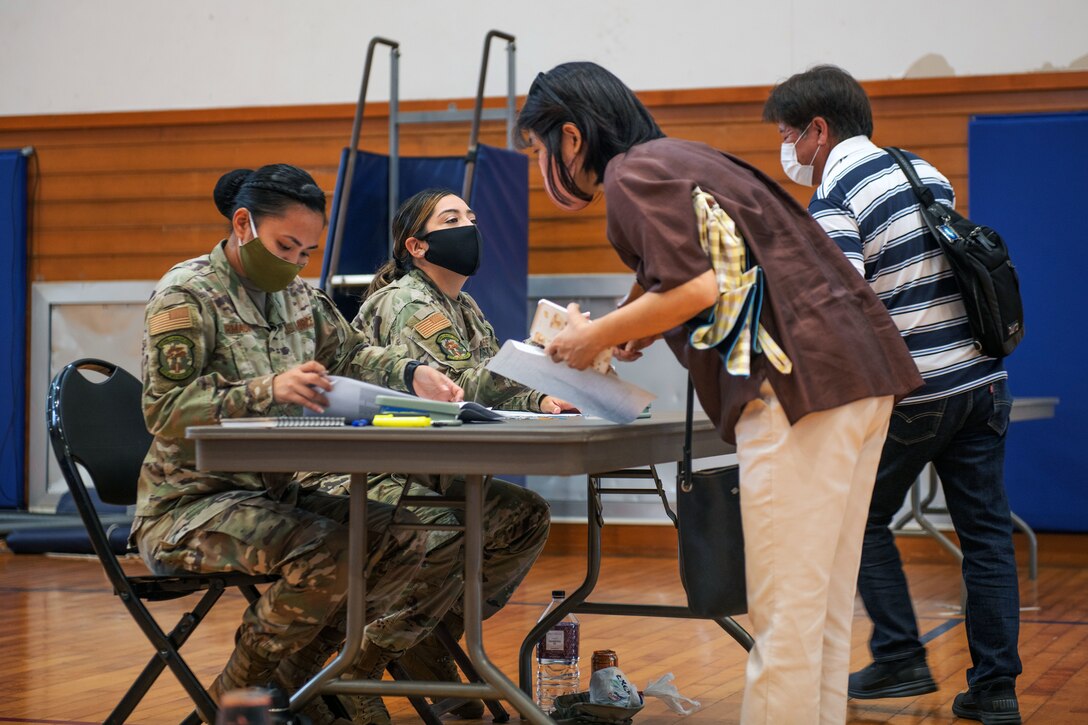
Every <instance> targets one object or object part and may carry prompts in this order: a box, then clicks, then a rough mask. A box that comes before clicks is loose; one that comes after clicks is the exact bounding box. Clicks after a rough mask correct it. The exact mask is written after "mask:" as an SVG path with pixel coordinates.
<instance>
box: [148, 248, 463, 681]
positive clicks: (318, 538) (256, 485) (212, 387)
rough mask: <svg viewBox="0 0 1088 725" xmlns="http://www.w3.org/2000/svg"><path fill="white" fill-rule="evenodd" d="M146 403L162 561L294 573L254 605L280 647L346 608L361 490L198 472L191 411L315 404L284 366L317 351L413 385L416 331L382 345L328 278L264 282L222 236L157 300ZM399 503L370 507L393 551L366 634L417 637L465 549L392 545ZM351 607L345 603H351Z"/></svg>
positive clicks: (385, 551) (372, 601) (373, 588)
mask: <svg viewBox="0 0 1088 725" xmlns="http://www.w3.org/2000/svg"><path fill="white" fill-rule="evenodd" d="M143 355H144V359H143V380H144V399H143V405H144V417H145V420H146V422H147V426H148V429H149V430H150V431H151V433H152V434H153V435H154V436H155V438H154V441H153V442H152V445H151V449H150V450H149V451H148V454H147V457H146V459H145V460H144V465H143V469H142V472H141V474H140V482H139V497H138V501H137V509H136V515H137V518H136V521H135V523H134V524H133V533H132V537H133V539H134V540H135V541H136V542H137V544H138V546H139V549H140V553H141V555H142V556H143V559H144V561H145V562H146V563H147V565H148V566H149V567H150V568H151V569H152V570H153V571H156V572H160V573H171V572H214V571H243V572H247V573H253V574H278V575H280V577H281V578H280V579H279V580H278V581H276V582H275V583H274V584H272V585H271V586H270V587H269V588H268V590H267V591H266V592H265V593H264V595H263V596H262V597H261V598H260V600H258V601H257V602H256V603H255V604H253V605H252V606H250V607H249V609H248V610H247V611H246V613H245V615H244V618H243V623H242V627H241V629H240V630H239V637H240V643H241V644H245V645H246V646H247V647H249V648H250V650H251V651H255V652H257V653H259V654H260V655H262V656H263V657H266V658H268V659H270V660H278V659H281V658H282V657H284V656H285V655H289V654H291V653H293V652H296V651H298V650H299V649H301V648H302V647H304V646H305V645H306V644H307V643H308V642H310V641H311V640H312V639H313V638H314V636H315V635H316V633H317V632H318V631H319V630H320V629H321V628H322V627H323V626H324V625H326V624H333V625H334V624H335V623H336V621H337V619H338V618H340V617H342V616H343V608H342V607H340V604H341V603H342V601H343V598H344V595H345V591H346V586H347V580H346V569H347V565H348V535H347V527H346V526H345V524H346V521H347V516H348V501H347V499H346V498H345V497H343V496H334V495H329V494H324V493H321V492H317V491H306V490H304V489H302V488H301V487H300V486H299V485H298V484H297V483H296V482H294V481H293V476H294V474H292V473H264V474H255V473H222V472H206V471H198V470H197V469H196V463H195V448H194V444H193V443H192V442H191V441H189V440H187V439H186V438H185V428H186V427H187V426H190V425H199V424H210V423H216V422H218V421H219V420H220V419H221V418H236V417H246V416H254V415H273V416H275V415H300V414H301V412H302V410H301V407H300V406H297V405H283V404H277V403H275V402H274V401H273V397H272V379H273V377H274V376H275V375H276V374H278V373H281V372H284V371H286V370H288V369H289V368H292V367H294V366H296V365H299V364H301V363H303V362H306V361H308V360H316V361H317V362H319V363H321V364H322V365H324V366H325V367H326V368H327V369H328V370H329V372H330V373H334V374H338V375H348V376H352V377H357V378H360V379H363V380H367V381H369V382H372V383H377V384H380V385H385V386H388V387H392V388H397V389H401V390H403V389H404V387H405V386H404V382H403V371H404V366H405V365H406V364H407V361H406V359H405V349H404V347H403V346H398V347H390V348H386V349H383V348H376V347H368V346H367V344H366V341H365V340H363V339H362V338H361V336H359V335H358V334H357V333H356V332H355V331H354V330H353V329H352V328H351V327H350V326H349V325H348V324H347V322H346V321H345V320H344V318H343V317H342V316H341V315H340V314H339V312H337V311H336V309H335V308H334V307H333V305H332V302H331V301H330V300H329V299H328V298H327V297H326V296H325V295H324V294H323V293H321V292H320V291H318V290H315V289H313V288H312V287H310V286H309V285H308V284H306V283H305V282H303V281H302V280H299V279H296V280H295V281H293V282H292V283H291V284H290V285H289V286H288V287H287V289H286V290H284V291H282V292H277V293H274V294H265V293H262V292H259V291H258V292H253V291H250V290H249V288H247V287H244V286H243V282H242V280H241V279H240V278H239V277H238V275H237V274H236V273H235V272H234V271H233V269H232V268H231V266H230V264H229V262H228V261H227V257H226V254H225V252H224V244H223V243H221V244H219V245H217V246H216V247H215V249H214V250H212V252H211V254H209V255H206V256H203V257H199V258H197V259H193V260H189V261H187V262H183V263H181V264H179V265H177V266H175V267H174V268H173V269H172V270H170V272H168V273H167V274H166V276H164V277H163V278H162V280H161V281H160V282H159V284H158V286H157V287H156V289H155V292H154V294H153V295H152V297H151V300H150V301H149V302H148V305H147V311H146V321H145V333H144V353H143ZM391 513H392V509H391V507H389V506H383V505H381V504H372V505H371V506H369V508H368V517H367V527H368V537H369V539H368V541H370V542H373V543H372V549H371V554H372V557H373V555H375V554H377V555H378V557H379V563H378V564H377V565H376V567H375V571H374V572H373V575H372V577H371V581H369V582H368V588H369V589H368V594H369V601H368V604H369V606H370V612H368V614H372V616H370V617H368V620H372V619H373V615H374V614H376V615H378V616H379V618H378V619H377V621H372V622H371V624H370V625H369V626H368V627H367V630H366V637H367V638H368V639H369V640H370V641H372V642H374V643H375V644H377V645H378V646H380V647H383V648H387V649H396V650H400V649H404V648H405V647H407V646H410V645H411V644H412V643H413V642H414V641H415V640H416V639H417V638H418V634H417V633H418V632H419V630H420V628H421V627H422V626H427V625H433V624H434V622H436V621H437V618H438V617H440V616H441V615H442V613H444V612H445V611H446V610H447V609H448V608H449V606H450V604H451V602H452V600H453V598H454V597H456V595H457V593H458V592H459V587H458V586H457V583H456V578H455V577H454V578H452V579H451V569H452V568H453V563H452V562H443V561H442V560H441V557H437V558H436V559H435V560H434V561H431V560H427V559H424V557H423V550H424V541H425V539H424V537H423V536H422V535H420V534H417V533H413V532H401V531H397V532H394V533H392V534H391V536H390V537H389V538H388V539H387V540H386V542H385V544H384V548H382V549H381V551H380V552H378V551H376V549H377V545H378V543H379V542H381V540H382V533H383V532H384V530H385V527H386V525H387V523H388V521H389V517H390V515H391ZM337 610H339V611H337Z"/></svg>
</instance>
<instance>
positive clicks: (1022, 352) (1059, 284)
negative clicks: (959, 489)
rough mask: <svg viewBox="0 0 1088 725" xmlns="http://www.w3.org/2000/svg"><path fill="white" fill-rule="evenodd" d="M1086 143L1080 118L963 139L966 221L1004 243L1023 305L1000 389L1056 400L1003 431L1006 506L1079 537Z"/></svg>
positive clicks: (1003, 126) (1039, 120)
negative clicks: (1020, 335) (1044, 412)
mask: <svg viewBox="0 0 1088 725" xmlns="http://www.w3.org/2000/svg"><path fill="white" fill-rule="evenodd" d="M1086 139H1088V113H1061V114H1030V115H1015V116H979V117H976V118H974V119H972V121H971V123H970V125H969V130H968V153H969V167H968V173H969V178H970V179H971V189H970V196H971V199H970V217H971V218H972V219H974V220H975V221H977V222H980V223H983V224H987V225H989V226H992V227H993V228H995V229H997V230H998V231H999V232H1000V233H1001V235H1002V236H1003V237H1004V238H1005V241H1006V242H1007V243H1008V245H1009V251H1010V254H1011V256H1012V260H1013V262H1014V263H1015V264H1016V268H1017V270H1018V271H1019V273H1020V285H1021V292H1022V294H1023V297H1024V329H1025V335H1024V341H1023V342H1022V343H1021V344H1020V346H1019V347H1018V348H1017V349H1016V351H1015V352H1013V354H1012V355H1011V356H1009V357H1008V358H1007V359H1006V361H1005V362H1006V365H1007V367H1008V371H1009V386H1010V389H1011V390H1012V393H1013V395H1014V396H1023V397H1027V396H1056V397H1058V398H1060V399H1061V403H1060V404H1059V405H1058V407H1057V409H1056V411H1055V417H1054V419H1052V420H1039V421H1025V422H1021V423H1014V424H1013V425H1012V426H1011V427H1010V428H1009V434H1008V443H1007V451H1006V464H1005V481H1006V486H1007V488H1008V492H1009V503H1010V504H1011V506H1012V509H1013V511H1015V512H1016V513H1018V514H1019V515H1020V516H1021V517H1023V518H1024V520H1025V521H1027V522H1028V523H1029V524H1030V525H1031V526H1032V527H1034V528H1036V529H1040V530H1043V531H1088V486H1086V485H1085V482H1086V481H1088V445H1086V442H1088V381H1086V377H1085V360H1086V359H1088V334H1086V333H1085V323H1084V314H1083V310H1084V309H1085V305H1084V293H1083V290H1084V286H1085V281H1084V269H1085V266H1084V263H1083V262H1084V250H1085V249H1086V247H1088V245H1086V242H1088V225H1086V224H1085V221H1084V215H1083V214H1082V213H1081V211H1082V209H1083V208H1084V199H1083V196H1084V192H1085V183H1084V170H1085V169H1086V168H1088V143H1086Z"/></svg>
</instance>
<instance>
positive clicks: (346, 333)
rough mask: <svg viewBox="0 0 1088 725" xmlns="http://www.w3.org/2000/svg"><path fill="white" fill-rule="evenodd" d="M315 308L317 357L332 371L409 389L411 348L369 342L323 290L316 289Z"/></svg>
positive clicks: (396, 388)
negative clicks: (406, 372) (406, 378)
mask: <svg viewBox="0 0 1088 725" xmlns="http://www.w3.org/2000/svg"><path fill="white" fill-rule="evenodd" d="M313 310H314V323H315V329H316V331H317V350H316V351H315V354H314V359H316V360H317V361H318V362H319V363H321V364H322V365H324V366H325V367H326V368H327V369H328V371H329V372H330V373H332V374H333V375H343V376H345V377H350V378H355V379H357V380H362V381H364V382H367V383H373V384H374V385H381V386H383V387H386V388H392V389H393V390H401V391H404V390H407V386H405V384H404V369H405V367H407V365H408V362H409V361H410V360H411V359H412V358H411V356H410V354H409V351H408V349H407V347H405V346H404V345H388V346H386V347H379V346H375V345H371V344H369V342H368V340H367V339H366V337H365V336H363V335H362V334H361V333H359V332H358V331H357V330H355V329H354V328H353V327H352V326H351V325H349V324H348V321H347V320H345V319H344V316H343V315H341V314H340V311H339V310H337V309H336V306H335V305H334V304H333V302H332V300H330V299H329V298H328V296H327V295H326V294H325V293H324V292H322V291H321V290H314V295H313Z"/></svg>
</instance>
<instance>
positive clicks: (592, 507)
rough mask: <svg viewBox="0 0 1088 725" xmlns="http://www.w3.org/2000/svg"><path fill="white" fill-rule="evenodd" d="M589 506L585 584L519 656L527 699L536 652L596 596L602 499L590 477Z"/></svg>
mask: <svg viewBox="0 0 1088 725" xmlns="http://www.w3.org/2000/svg"><path fill="white" fill-rule="evenodd" d="M586 482H587V491H586V496H587V500H586V503H587V506H588V509H589V512H588V516H587V517H586V518H587V519H588V521H587V526H586V530H587V532H588V533H587V537H586V577H585V579H583V580H582V584H581V585H580V586H579V587H578V588H577V589H576V590H575V591H574V592H573V593H572V594H571V595H570V596H569V597H567V598H566V599H564V600H563V603H562V604H560V605H559V606H558V607H556V608H555V609H553V610H552V611H550V612H548V615H547V616H546V617H544V618H542V619H541V620H540V621H539V622H537V623H536V626H534V627H533V628H532V629H531V630H529V634H527V635H525V639H524V640H522V642H521V649H520V650H519V652H518V684H519V685H520V686H521V689H522V691H523V692H524V693H525V694H526V695H530V696H531V695H532V692H533V648H534V647H536V643H537V642H539V641H540V640H541V639H543V637H544V635H545V633H547V631H548V630H549V629H551V628H552V627H553V626H554V625H555V623H556V622H558V621H559V620H561V619H563V617H565V616H567V614H569V613H570V612H572V611H574V609H575V607H577V606H579V605H580V604H582V602H584V601H585V600H586V598H587V597H588V596H589V595H590V594H592V593H593V588H594V587H595V586H597V577H598V576H599V575H600V573H601V497H600V496H598V495H597V489H596V477H595V476H593V475H590V476H587V477H586Z"/></svg>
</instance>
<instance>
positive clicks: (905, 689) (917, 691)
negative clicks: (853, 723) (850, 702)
mask: <svg viewBox="0 0 1088 725" xmlns="http://www.w3.org/2000/svg"><path fill="white" fill-rule="evenodd" d="M936 691H937V683H936V682H934V681H933V678H932V677H927V678H925V679H924V680H915V681H913V682H904V683H902V684H899V685H891V686H889V687H881V688H880V689H879V690H851V689H847V690H846V694H847V695H849V696H850V697H852V698H854V699H855V700H880V699H883V698H885V697H915V696H917V695H928V694H929V693H931V692H936Z"/></svg>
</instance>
